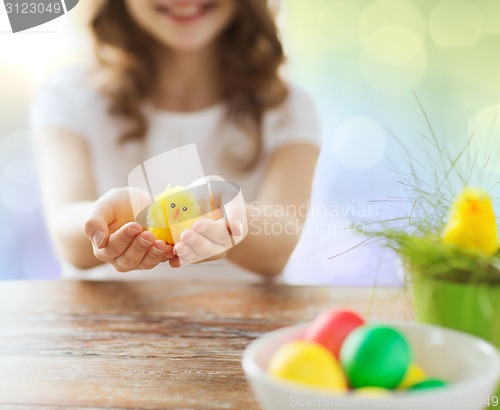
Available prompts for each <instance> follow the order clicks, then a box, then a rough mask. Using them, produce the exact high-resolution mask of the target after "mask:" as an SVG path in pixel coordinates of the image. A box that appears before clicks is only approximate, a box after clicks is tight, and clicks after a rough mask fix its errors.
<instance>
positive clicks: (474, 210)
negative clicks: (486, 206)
mask: <svg viewBox="0 0 500 410" xmlns="http://www.w3.org/2000/svg"><path fill="white" fill-rule="evenodd" d="M469 209H470V211H471V212H472V213H477V212H479V202H478V201H472V202H471V203H470V207H469Z"/></svg>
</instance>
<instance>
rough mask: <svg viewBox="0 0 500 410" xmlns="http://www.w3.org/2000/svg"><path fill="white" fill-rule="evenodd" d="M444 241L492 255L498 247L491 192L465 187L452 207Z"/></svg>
mask: <svg viewBox="0 0 500 410" xmlns="http://www.w3.org/2000/svg"><path fill="white" fill-rule="evenodd" d="M442 238H443V243H445V244H447V245H451V246H454V247H456V248H458V249H460V250H464V251H469V252H473V253H477V254H482V255H486V256H491V255H493V254H495V253H496V252H497V251H498V248H499V240H498V231H497V222H496V219H495V213H494V212H493V205H492V203H491V198H490V197H489V195H488V193H487V192H486V191H484V190H482V189H479V188H472V187H466V188H464V190H463V191H462V193H461V194H460V195H459V196H458V197H457V199H456V201H455V203H454V204H453V205H452V207H451V210H450V219H449V221H448V224H447V225H446V226H445V228H444V230H443V237H442Z"/></svg>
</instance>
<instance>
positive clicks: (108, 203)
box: [84, 188, 175, 272]
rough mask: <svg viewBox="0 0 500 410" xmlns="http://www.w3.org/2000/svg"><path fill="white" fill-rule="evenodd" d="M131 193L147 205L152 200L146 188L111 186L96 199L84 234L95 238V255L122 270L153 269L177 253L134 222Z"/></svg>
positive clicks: (92, 238)
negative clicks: (145, 190) (144, 189)
mask: <svg viewBox="0 0 500 410" xmlns="http://www.w3.org/2000/svg"><path fill="white" fill-rule="evenodd" d="M131 196H133V197H134V201H135V203H137V202H144V206H147V205H148V204H149V202H150V200H149V196H148V194H147V193H146V192H144V191H141V190H138V189H133V188H116V189H112V190H111V191H108V192H107V193H106V194H104V195H103V196H102V197H100V198H99V199H98V200H97V201H96V202H95V204H94V206H93V207H92V209H91V211H90V213H89V216H88V218H87V220H86V222H85V229H84V231H85V235H86V236H87V237H88V238H89V239H90V240H91V241H92V245H93V249H94V255H95V256H96V258H97V259H99V260H101V261H103V262H106V263H110V264H111V265H113V266H114V267H115V269H116V270H117V271H119V272H127V271H131V270H136V269H152V268H154V267H155V266H157V265H158V264H159V263H160V262H165V261H167V260H169V259H171V258H174V256H175V255H174V253H173V247H172V246H170V245H167V244H166V243H165V242H163V241H159V240H156V239H155V237H154V236H153V234H152V233H151V232H148V231H144V229H143V227H142V226H141V225H139V224H138V223H137V222H135V218H134V214H133V210H132V206H131Z"/></svg>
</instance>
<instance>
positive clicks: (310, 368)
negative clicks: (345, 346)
mask: <svg viewBox="0 0 500 410" xmlns="http://www.w3.org/2000/svg"><path fill="white" fill-rule="evenodd" d="M268 372H269V374H270V375H271V377H273V378H275V379H280V380H287V381H291V382H295V383H300V384H302V385H306V386H309V387H315V388H320V389H327V390H335V391H338V392H344V391H346V390H347V380H346V378H345V375H344V373H343V371H342V368H341V367H340V364H339V363H338V361H337V359H335V357H334V356H333V355H332V354H331V352H330V351H329V350H328V349H326V348H325V347H323V346H322V345H320V344H318V343H314V342H309V341H303V340H295V341H292V342H288V343H286V344H284V345H283V346H281V347H280V348H278V350H276V352H275V353H274V354H273V355H272V357H271V360H270V361H269V365H268Z"/></svg>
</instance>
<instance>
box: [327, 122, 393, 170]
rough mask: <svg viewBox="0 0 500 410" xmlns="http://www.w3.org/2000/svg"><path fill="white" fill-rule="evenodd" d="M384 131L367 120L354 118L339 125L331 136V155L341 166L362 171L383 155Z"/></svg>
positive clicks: (375, 162)
mask: <svg viewBox="0 0 500 410" xmlns="http://www.w3.org/2000/svg"><path fill="white" fill-rule="evenodd" d="M385 143H386V137H385V131H384V130H383V129H382V127H380V126H379V125H378V124H377V123H376V122H375V121H372V120H370V119H369V118H362V117H355V118H350V119H348V120H347V121H345V122H343V123H342V124H340V126H339V127H338V128H337V130H336V132H335V134H334V136H333V154H334V156H335V158H336V159H337V160H338V162H339V163H340V164H342V165H343V166H345V167H347V168H350V169H355V170H363V169H368V168H371V167H372V166H374V165H375V164H377V163H378V162H379V161H380V160H381V159H382V158H383V156H384V153H385Z"/></svg>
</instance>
